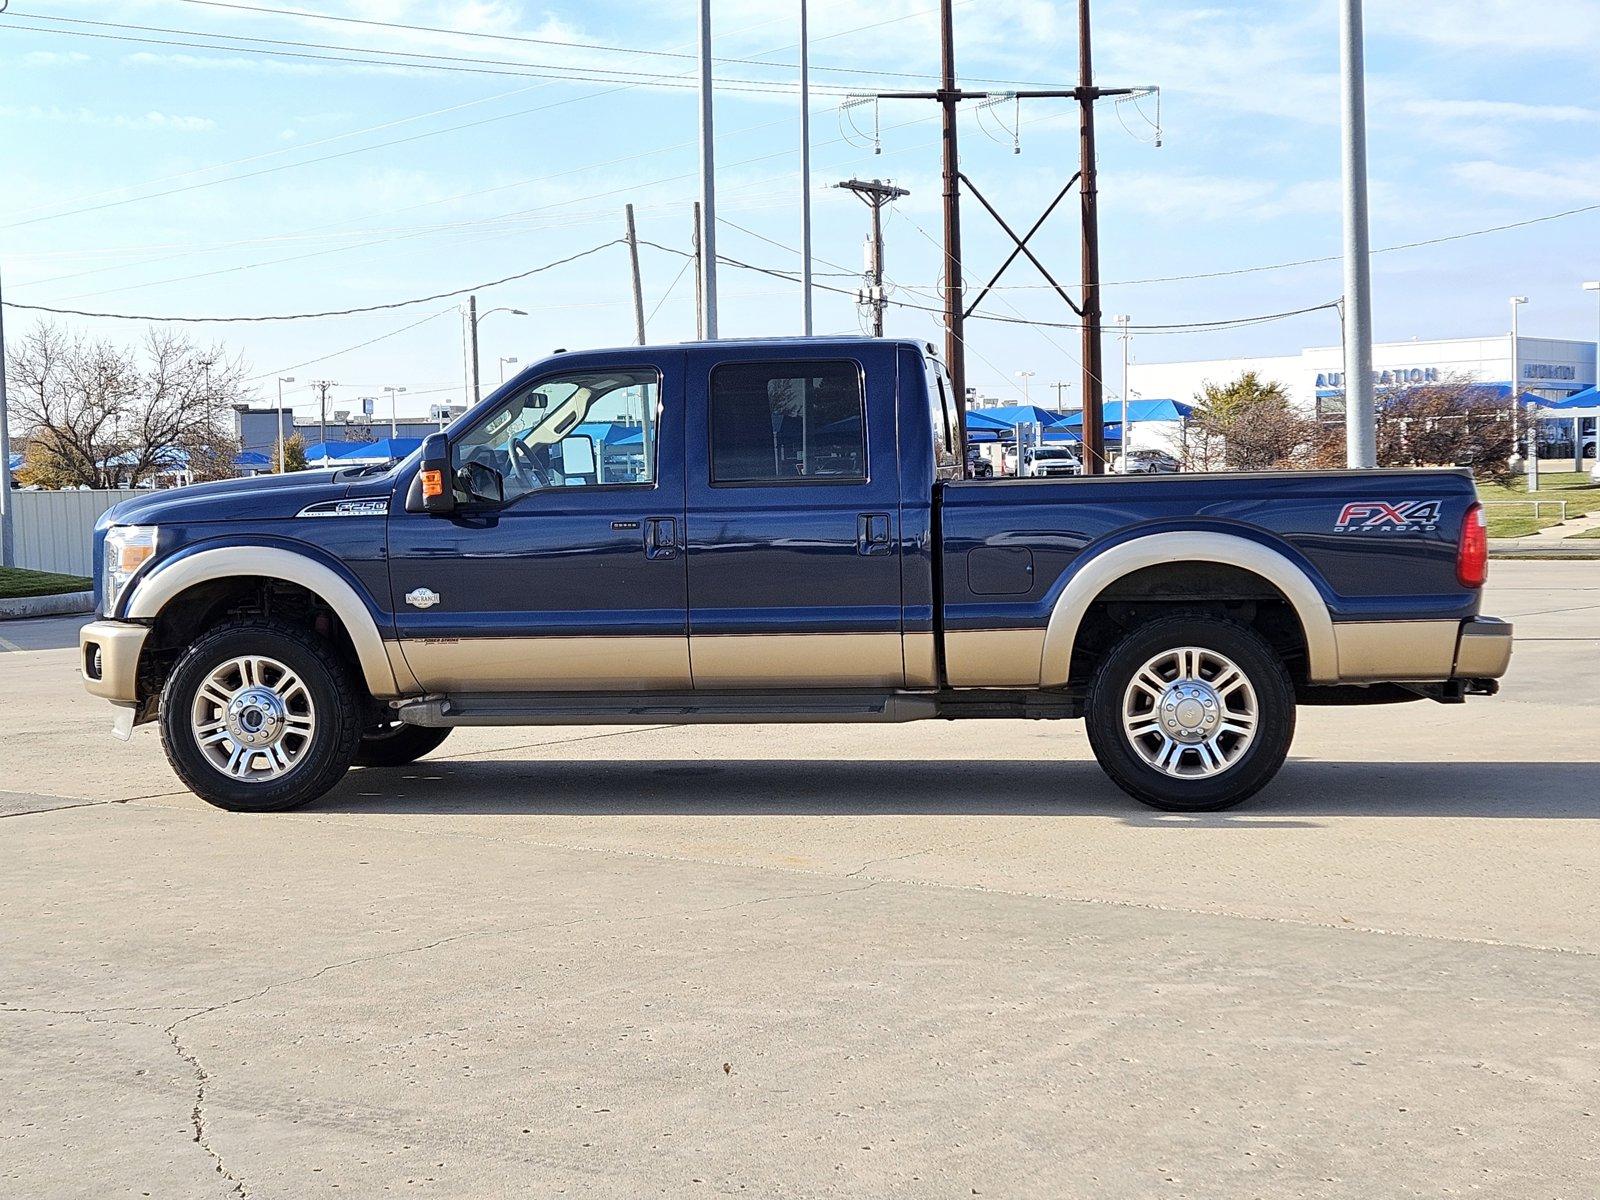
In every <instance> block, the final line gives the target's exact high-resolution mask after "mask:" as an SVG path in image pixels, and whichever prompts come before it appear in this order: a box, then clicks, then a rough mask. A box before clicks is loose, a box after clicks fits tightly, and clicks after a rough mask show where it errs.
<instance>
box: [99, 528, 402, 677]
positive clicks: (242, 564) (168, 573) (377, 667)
mask: <svg viewBox="0 0 1600 1200" xmlns="http://www.w3.org/2000/svg"><path fill="white" fill-rule="evenodd" d="M240 575H261V576H265V577H267V578H269V579H281V580H283V581H284V582H286V583H296V584H299V585H300V586H301V587H304V588H306V589H308V590H310V591H311V592H313V593H315V594H316V595H317V596H319V597H320V598H321V599H322V600H323V602H324V603H325V604H327V606H328V607H329V608H331V609H332V610H333V611H334V614H335V615H336V616H338V618H339V620H340V622H342V623H343V625H344V627H345V630H346V631H347V632H348V633H349V634H350V641H351V642H352V643H353V644H354V645H355V648H356V657H357V659H358V660H359V661H360V663H361V674H362V676H363V677H364V678H365V681H366V685H367V690H368V691H369V692H371V693H372V694H373V695H374V696H384V697H388V696H398V695H400V694H401V688H400V686H399V684H398V683H397V681H396V679H395V673H394V667H393V665H392V664H391V663H390V661H389V654H388V652H387V651H386V650H385V649H384V644H383V635H382V634H381V633H380V632H379V631H378V626H377V624H376V622H374V621H373V619H372V614H371V612H369V611H368V609H367V606H366V604H365V603H363V601H362V599H361V597H360V595H358V594H357V592H356V590H355V588H353V587H352V586H351V585H350V583H349V582H348V581H347V580H345V579H344V578H342V577H341V576H340V575H339V574H338V573H337V572H335V571H333V570H332V569H331V568H329V567H326V566H324V565H323V564H321V563H319V562H317V561H316V560H315V559H312V558H308V557H307V556H306V555H304V554H296V553H295V552H294V551H292V550H283V549H279V548H277V547H274V546H220V547H217V548H216V549H213V550H201V551H198V552H196V553H194V554H190V555H186V556H185V557H183V558H179V559H175V560H174V561H173V562H172V563H171V564H169V565H167V566H164V567H161V568H160V569H159V570H157V571H156V572H155V573H154V574H152V575H150V576H148V577H147V578H145V579H143V580H141V581H138V582H137V583H136V584H135V587H134V593H133V595H132V596H130V597H128V600H127V602H126V607H125V608H124V612H125V614H126V616H127V617H128V618H130V619H132V620H145V621H149V620H154V619H155V618H156V617H157V616H159V615H160V613H161V610H162V609H163V608H165V607H166V606H167V605H168V604H169V603H171V601H172V600H173V599H174V598H175V597H177V596H178V595H179V594H181V593H183V592H185V591H188V589H190V588H192V587H194V586H195V585H196V584H200V583H207V582H209V581H211V580H213V579H229V578H234V577H237V576H240Z"/></svg>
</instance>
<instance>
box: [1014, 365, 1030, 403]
mask: <svg viewBox="0 0 1600 1200" xmlns="http://www.w3.org/2000/svg"><path fill="white" fill-rule="evenodd" d="M1033 376H1034V372H1032V371H1018V372H1017V378H1018V379H1020V380H1022V402H1023V403H1024V404H1032V403H1033V398H1032V397H1031V396H1030V395H1028V380H1030V379H1032V378H1033Z"/></svg>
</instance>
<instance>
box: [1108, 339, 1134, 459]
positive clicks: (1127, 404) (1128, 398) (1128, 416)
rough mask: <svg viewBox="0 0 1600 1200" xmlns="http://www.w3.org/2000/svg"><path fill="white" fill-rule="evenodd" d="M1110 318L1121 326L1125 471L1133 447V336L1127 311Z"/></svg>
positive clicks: (1123, 455)
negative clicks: (1130, 350)
mask: <svg viewBox="0 0 1600 1200" xmlns="http://www.w3.org/2000/svg"><path fill="white" fill-rule="evenodd" d="M1111 319H1112V320H1113V321H1115V322H1116V323H1117V324H1118V325H1119V326H1121V328H1122V333H1121V334H1120V336H1121V338H1122V470H1123V472H1124V473H1126V472H1127V470H1128V451H1129V450H1131V449H1132V448H1133V407H1132V406H1133V393H1132V392H1130V391H1129V390H1128V343H1129V342H1130V341H1131V340H1132V338H1133V334H1132V333H1131V332H1129V329H1128V322H1129V321H1131V320H1133V318H1132V317H1131V316H1130V315H1128V314H1127V313H1118V314H1117V315H1116V316H1115V317H1112V318H1111Z"/></svg>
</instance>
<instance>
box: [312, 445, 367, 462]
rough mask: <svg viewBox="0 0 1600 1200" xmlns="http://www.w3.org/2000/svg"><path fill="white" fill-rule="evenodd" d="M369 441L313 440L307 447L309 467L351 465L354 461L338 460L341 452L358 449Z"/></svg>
mask: <svg viewBox="0 0 1600 1200" xmlns="http://www.w3.org/2000/svg"><path fill="white" fill-rule="evenodd" d="M369 444H370V443H367V442H333V441H329V442H313V443H311V445H309V446H307V447H306V466H308V467H349V466H353V465H354V464H353V463H342V462H339V461H338V458H339V456H340V455H341V454H345V453H348V452H349V451H351V450H358V449H360V448H361V447H363V446H366V445H369Z"/></svg>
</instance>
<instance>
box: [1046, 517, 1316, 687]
mask: <svg viewBox="0 0 1600 1200" xmlns="http://www.w3.org/2000/svg"><path fill="white" fill-rule="evenodd" d="M1182 562H1213V563H1224V564H1226V565H1228V566H1231V567H1239V568H1241V569H1243V570H1246V571H1250V572H1252V573H1253V574H1256V575H1259V576H1261V577H1262V578H1263V579H1265V580H1266V581H1267V582H1269V583H1271V584H1272V585H1273V586H1274V587H1276V588H1277V589H1278V590H1279V591H1280V592H1282V593H1283V594H1284V596H1286V597H1287V598H1288V600H1289V603H1290V605H1292V606H1293V608H1294V611H1295V614H1296V615H1297V616H1298V617H1299V618H1300V627H1301V629H1302V630H1303V631H1304V632H1305V639H1306V656H1307V659H1308V660H1309V661H1308V664H1307V665H1308V670H1309V676H1310V679H1311V682H1313V683H1332V682H1334V681H1336V680H1337V679H1338V678H1339V651H1338V644H1337V643H1336V642H1335V640H1334V634H1333V619H1332V617H1330V616H1329V614H1328V606H1327V603H1326V602H1325V601H1324V600H1323V598H1322V593H1321V592H1319V591H1318V590H1317V587H1316V584H1314V583H1313V582H1312V581H1311V579H1310V577H1309V576H1308V575H1307V574H1306V573H1305V571H1304V569H1303V568H1301V567H1300V566H1299V565H1298V564H1296V563H1295V562H1294V561H1293V560H1292V559H1290V558H1288V557H1287V556H1285V555H1283V554H1280V553H1279V552H1278V551H1276V550H1274V549H1272V548H1271V547H1269V546H1263V545H1262V544H1261V543H1259V542H1254V541H1251V540H1250V539H1248V538H1242V537H1238V536H1235V535H1233V534H1227V533H1216V532H1209V531H1200V530H1178V531H1173V532H1168V533H1151V534H1146V535H1144V536H1142V537H1136V538H1133V539H1132V540H1130V541H1126V542H1122V543H1121V544H1119V545H1116V546H1113V547H1111V548H1110V549H1109V550H1106V551H1104V552H1102V553H1100V554H1097V555H1095V556H1094V557H1093V558H1091V559H1090V560H1089V561H1088V562H1086V563H1084V565H1083V566H1082V567H1080V568H1079V569H1078V570H1077V571H1076V572H1074V573H1073V575H1072V578H1071V579H1070V580H1068V581H1067V585H1066V587H1065V588H1064V589H1062V592H1061V595H1060V596H1059V597H1057V598H1056V603H1055V607H1054V608H1053V609H1052V610H1051V612H1050V624H1049V626H1048V627H1047V628H1046V630H1045V638H1044V649H1043V651H1042V653H1041V658H1040V664H1039V666H1040V670H1039V675H1040V681H1041V683H1042V684H1043V685H1044V686H1045V687H1060V686H1063V685H1065V684H1066V682H1067V677H1068V675H1069V674H1070V672H1071V668H1072V652H1073V649H1074V647H1075V646H1076V644H1077V640H1078V628H1079V626H1080V625H1082V624H1083V617H1084V614H1085V613H1086V612H1088V611H1089V606H1090V605H1091V604H1093V603H1094V602H1095V600H1096V599H1097V598H1098V597H1099V596H1100V594H1101V593H1102V592H1104V591H1105V590H1106V588H1108V587H1110V586H1111V585H1112V584H1113V583H1115V582H1116V581H1117V580H1119V579H1121V578H1122V577H1123V576H1125V575H1130V574H1132V573H1133V572H1134V571H1139V570H1143V569H1144V568H1146V567H1154V566H1162V565H1165V564H1169V563H1182Z"/></svg>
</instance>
